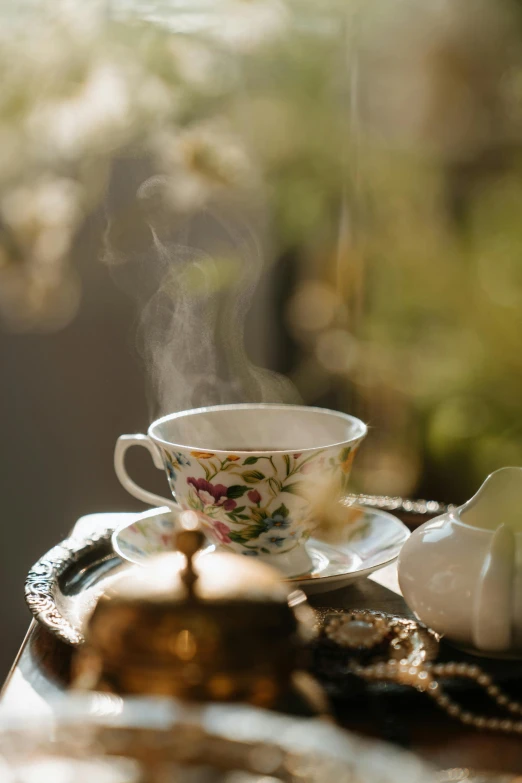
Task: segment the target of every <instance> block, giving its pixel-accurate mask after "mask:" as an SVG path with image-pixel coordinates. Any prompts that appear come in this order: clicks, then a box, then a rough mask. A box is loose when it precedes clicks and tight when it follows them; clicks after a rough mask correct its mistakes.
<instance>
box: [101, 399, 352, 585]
mask: <svg viewBox="0 0 522 783" xmlns="http://www.w3.org/2000/svg"><path fill="white" fill-rule="evenodd" d="M365 435H366V425H365V424H363V422H362V421H359V419H356V418H354V417H353V416H349V415H348V414H345V413H338V412H337V411H330V410H325V409H323V408H309V407H304V406H297V405H266V404H245V405H217V406H214V407H209V408H199V409H196V410H190V411H181V412H179V413H172V414H170V415H169V416H164V417H163V418H161V419H158V420H157V421H155V422H154V423H153V424H151V426H150V427H149V430H148V434H147V435H122V436H121V437H120V438H118V442H117V444H116V451H115V455H114V466H115V470H116V475H117V476H118V478H119V480H120V481H121V483H122V484H123V486H124V487H125V489H127V491H128V492H130V494H131V495H134V496H135V497H137V498H139V499H140V500H144V501H145V502H146V503H150V504H152V505H154V506H161V505H168V506H169V507H170V508H172V509H173V510H174V511H176V512H179V511H180V510H182V509H185V510H188V509H191V510H193V511H196V512H197V514H198V516H199V518H200V520H201V523H202V525H203V526H204V527H205V529H206V530H207V532H208V534H209V537H210V538H211V539H212V540H213V541H214V542H215V543H216V544H218V545H219V546H223V547H226V548H227V549H230V550H232V551H235V552H237V553H239V554H243V555H248V556H251V557H260V558H262V559H264V560H266V561H268V562H270V563H271V564H272V565H275V566H276V567H278V568H279V569H280V570H281V571H283V572H284V573H285V575H287V576H298V575H300V574H305V573H306V572H307V571H309V570H310V568H311V565H312V563H311V560H310V557H309V555H308V552H307V550H306V547H305V546H304V544H305V542H306V541H307V539H308V538H309V537H310V535H311V533H312V532H313V530H314V527H315V526H316V525H317V521H316V519H315V518H314V496H315V495H318V494H319V490H317V493H316V487H317V488H318V487H319V486H321V491H322V492H324V482H325V481H326V482H327V487H328V494H329V495H334V496H338V497H339V499H340V498H341V497H342V496H343V495H344V494H346V491H347V481H348V476H349V474H350V469H351V465H352V462H353V458H354V456H355V452H356V450H357V447H358V445H359V444H360V442H361V441H362V439H363V438H364V436H365ZM203 444H204V445H203ZM133 445H140V446H145V447H146V448H147V449H148V450H149V452H150V453H151V455H152V458H153V460H154V464H155V465H156V467H157V468H164V469H165V471H166V472H167V476H168V480H169V484H170V488H171V491H172V494H173V496H174V499H175V500H174V501H172V500H166V499H165V498H163V497H161V496H159V495H155V494H153V493H152V492H148V491H147V490H145V489H143V488H142V487H140V486H138V485H137V484H136V483H135V482H134V481H133V480H132V479H131V478H130V477H129V475H128V474H127V471H126V469H125V452H126V450H127V449H128V448H129V447H130V446H133Z"/></svg>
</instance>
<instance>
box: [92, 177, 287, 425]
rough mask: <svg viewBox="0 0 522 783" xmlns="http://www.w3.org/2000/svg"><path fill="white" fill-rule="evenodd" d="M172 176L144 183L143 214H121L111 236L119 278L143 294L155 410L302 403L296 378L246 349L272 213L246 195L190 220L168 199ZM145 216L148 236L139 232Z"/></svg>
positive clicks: (108, 255)
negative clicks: (257, 361)
mask: <svg viewBox="0 0 522 783" xmlns="http://www.w3.org/2000/svg"><path fill="white" fill-rule="evenodd" d="M166 184H167V183H166V181H165V179H164V178H163V177H157V176H155V177H150V178H148V179H147V180H146V181H145V182H144V183H143V184H142V185H141V186H140V187H139V188H138V190H137V194H136V204H137V207H138V211H137V213H136V212H135V211H134V210H133V211H132V212H131V214H130V215H129V214H128V213H127V215H125V216H124V219H123V220H122V221H121V225H117V223H116V222H115V221H114V220H111V221H110V222H109V227H108V230H107V232H106V243H105V259H106V261H108V262H109V263H110V265H111V267H112V269H113V271H114V275H115V276H116V278H117V281H118V282H119V283H120V284H121V285H122V286H123V287H124V288H125V289H127V290H130V292H131V293H132V294H133V295H136V297H137V300H138V305H139V310H140V315H139V326H138V348H139V351H140V353H141V355H142V356H143V358H144V361H145V364H146V371H147V379H148V382H149V385H150V392H151V400H150V402H151V411H150V412H151V416H154V417H155V416H159V415H163V414H165V413H169V412H173V411H177V410H184V409H189V408H194V407H201V406H205V405H214V404H221V403H233V402H285V403H290V402H299V397H298V394H297V392H296V391H295V389H294V388H293V386H292V384H291V382H290V381H289V380H288V379H287V378H285V377H284V376H281V375H279V374H277V373H274V372H271V371H269V370H267V369H262V368H259V367H256V366H254V364H253V363H252V362H251V360H250V359H249V357H248V355H247V352H246V349H245V324H246V322H247V319H248V317H249V312H250V308H251V305H252V301H253V297H254V293H255V291H256V288H257V285H258V283H259V280H260V278H261V276H262V274H263V271H264V270H265V257H266V249H265V248H264V246H263V242H262V240H261V237H262V236H263V219H262V218H261V217H260V215H259V213H257V214H255V211H253V210H251V209H249V208H246V207H245V206H244V205H241V204H238V203H235V204H234V205H233V208H229V206H228V205H223V204H222V205H215V204H214V205H210V206H207V207H206V208H205V209H204V210H201V212H200V214H198V215H197V216H196V217H194V216H192V217H191V218H186V217H183V218H182V217H180V215H179V214H175V213H172V211H169V209H168V207H167V206H166V205H165V200H164V194H165V188H166ZM140 221H141V223H142V227H143V229H144V231H145V234H143V231H142V233H141V236H140V237H139V239H137V238H136V230H137V223H138V222H140ZM126 231H128V232H129V236H126ZM145 235H146V237H147V239H145ZM130 237H132V240H131V239H130ZM131 244H132V247H131ZM122 262H124V263H122ZM260 320H261V324H260V325H259V326H258V329H259V331H260V333H259V336H258V338H257V339H259V340H263V339H264V335H263V331H262V330H263V319H262V318H261V319H260Z"/></svg>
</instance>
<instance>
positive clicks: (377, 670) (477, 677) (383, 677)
mask: <svg viewBox="0 0 522 783" xmlns="http://www.w3.org/2000/svg"><path fill="white" fill-rule="evenodd" d="M350 668H351V671H352V672H353V673H354V674H356V675H357V676H359V677H361V678H362V679H364V680H366V681H368V682H370V681H379V680H380V681H388V682H395V683H398V684H400V685H409V686H410V687H412V688H415V689H416V690H418V691H420V692H421V693H426V694H427V695H428V696H430V697H431V698H432V699H433V700H434V701H435V702H436V704H438V706H439V707H441V708H442V709H443V710H444V711H445V712H446V713H447V714H448V715H450V716H451V717H452V718H456V719H457V720H459V721H461V723H465V724H467V725H469V726H474V727H476V728H477V729H489V730H490V731H500V732H504V733H505V734H522V720H512V719H510V718H505V719H501V718H488V717H485V716H482V715H477V714H475V713H473V712H469V711H467V710H464V709H463V708H462V707H461V706H460V705H459V704H457V703H456V702H455V701H454V700H453V699H451V698H450V697H449V696H448V695H447V694H445V693H444V691H443V689H442V687H441V685H440V683H439V682H437V679H436V678H437V677H461V678H465V679H468V680H474V681H475V682H476V683H477V685H479V686H480V687H481V688H482V689H483V690H485V692H486V693H487V694H488V696H490V698H491V699H492V700H493V701H494V702H495V703H496V704H497V705H498V706H499V707H501V708H502V709H504V710H507V711H508V712H510V713H511V714H512V715H522V704H520V703H519V702H517V701H514V700H512V699H510V698H509V696H508V695H507V694H506V693H504V692H503V691H502V690H501V689H500V688H499V687H498V686H497V685H495V684H494V682H493V680H492V679H491V677H490V676H489V674H486V673H485V672H484V671H483V670H482V669H480V667H479V666H475V665H473V664H468V663H419V664H417V665H410V664H409V663H404V662H401V661H394V660H391V661H387V662H382V663H375V664H372V665H370V666H359V665H357V664H352V666H351V667H350Z"/></svg>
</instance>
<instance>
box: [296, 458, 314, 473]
mask: <svg viewBox="0 0 522 783" xmlns="http://www.w3.org/2000/svg"><path fill="white" fill-rule="evenodd" d="M314 470H317V462H316V461H313V460H312V462H307V463H305V464H304V465H303V467H302V468H301V471H300V472H301V473H304V475H305V476H306V474H307V473H313V471H314Z"/></svg>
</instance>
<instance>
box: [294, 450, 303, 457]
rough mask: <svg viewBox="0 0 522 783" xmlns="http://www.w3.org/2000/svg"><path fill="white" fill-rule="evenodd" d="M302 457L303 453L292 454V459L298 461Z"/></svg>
mask: <svg viewBox="0 0 522 783" xmlns="http://www.w3.org/2000/svg"><path fill="white" fill-rule="evenodd" d="M302 455H303V452H302V451H300V452H298V453H297V454H294V459H299V457H302Z"/></svg>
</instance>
